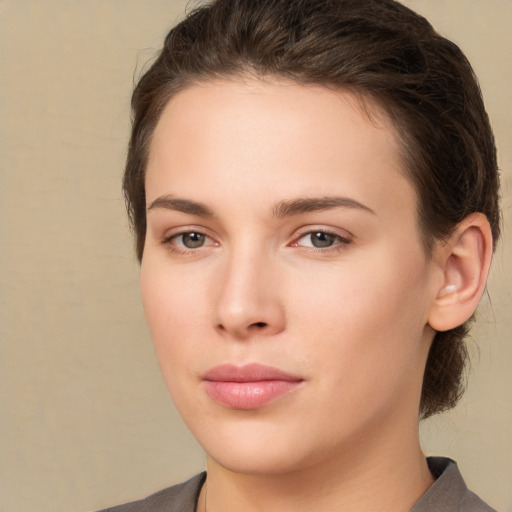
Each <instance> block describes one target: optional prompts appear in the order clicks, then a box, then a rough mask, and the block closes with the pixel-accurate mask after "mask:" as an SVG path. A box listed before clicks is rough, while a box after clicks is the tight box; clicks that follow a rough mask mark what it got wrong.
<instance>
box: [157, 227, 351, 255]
mask: <svg viewBox="0 0 512 512" xmlns="http://www.w3.org/2000/svg"><path fill="white" fill-rule="evenodd" d="M191 234H194V235H200V236H203V237H205V238H206V239H209V240H211V241H213V242H214V243H213V244H210V245H209V246H216V245H219V244H218V242H215V241H214V240H213V239H212V238H211V237H210V236H208V235H207V234H206V233H204V232H202V231H200V230H193V229H190V230H187V231H181V232H179V233H173V234H172V235H169V236H166V237H164V239H163V240H162V245H164V246H166V247H167V249H168V250H169V252H171V253H177V254H179V255H182V256H187V255H192V254H197V253H198V251H199V250H201V249H204V248H205V246H204V245H201V246H199V247H197V248H194V249H192V248H183V247H177V246H176V245H173V243H172V242H173V240H176V239H178V238H180V237H183V236H185V235H191ZM314 234H322V235H327V236H331V237H333V238H334V242H333V245H331V246H328V247H323V248H322V247H307V246H301V245H299V243H298V242H299V241H300V240H301V239H303V238H304V237H306V236H308V235H310V236H311V235H314ZM350 243H352V240H351V239H350V238H347V237H344V236H341V235H340V234H338V233H334V232H333V231H330V230H327V229H325V228H319V229H309V230H307V231H304V232H302V233H300V235H299V236H298V237H296V238H295V239H294V241H293V242H292V243H291V244H290V246H291V247H301V248H302V249H303V250H304V251H306V252H308V253H315V254H329V253H339V252H341V251H343V250H344V249H345V248H346V247H347V246H348V245H349V244H350ZM206 247H208V246H206Z"/></svg>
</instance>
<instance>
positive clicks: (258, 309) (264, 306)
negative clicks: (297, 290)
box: [214, 250, 286, 340]
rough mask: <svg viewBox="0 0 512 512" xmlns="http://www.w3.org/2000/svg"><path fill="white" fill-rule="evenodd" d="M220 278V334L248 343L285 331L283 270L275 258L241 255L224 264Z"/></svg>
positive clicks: (217, 322) (217, 320) (217, 315)
mask: <svg viewBox="0 0 512 512" xmlns="http://www.w3.org/2000/svg"><path fill="white" fill-rule="evenodd" d="M218 278H219V280H218V281H217V283H218V287H217V299H216V304H215V316H214V321H215V326H216V329H217V330H218V331H220V332H221V333H223V334H227V335H230V336H231V337H233V338H236V339H239V340H246V339H249V338H251V337H261V336H265V337H266V336H272V335H275V334H278V333H280V332H281V331H283V330H284V328H285V322H286V318H285V309H284V304H283V301H282V300H281V297H280V293H279V290H280V278H279V269H278V268H277V265H276V263H275V262H273V261H272V258H270V257H265V255H264V254H261V253H259V254H258V253H255V252H254V251H250V250H247V251H240V252H238V253H237V254H232V255H231V257H230V259H229V261H225V262H224V267H223V271H222V272H220V274H219V276H218Z"/></svg>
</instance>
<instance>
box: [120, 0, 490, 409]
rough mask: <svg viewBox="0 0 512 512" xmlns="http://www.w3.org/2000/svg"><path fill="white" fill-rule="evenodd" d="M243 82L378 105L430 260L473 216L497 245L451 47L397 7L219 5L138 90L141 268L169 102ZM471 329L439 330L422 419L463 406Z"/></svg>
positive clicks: (190, 20) (128, 183)
mask: <svg viewBox="0 0 512 512" xmlns="http://www.w3.org/2000/svg"><path fill="white" fill-rule="evenodd" d="M247 74H251V75H255V76H259V77H277V78H280V79H283V78H284V79H289V80H291V81H294V82H296V83H299V84H320V85H324V86H326V87H329V88H335V89H342V90H348V91H352V92H354V93H356V94H357V95H359V96H360V97H361V98H362V99H363V101H364V99H365V98H368V99H371V100H372V101H374V102H376V103H377V104H378V105H379V106H380V107H381V108H382V109H383V110H384V111H385V112H386V113H387V115H388V116H389V117H390V119H391V120H392V122H393V124H394V127H395V130H396V132H397V134H398V138H399V142H400V144H401V148H402V153H403V155H402V156H403V159H404V163H405V168H406V169H407V176H408V178H409V179H410V180H411V183H412V184H413V186H414V188H415V190H416V193H417V196H418V225H419V229H420V231H421V234H422V240H423V243H424V247H425V251H426V253H427V255H430V253H431V250H432V248H433V247H434V244H435V243H436V242H439V241H443V240H444V239H446V238H447V237H448V236H449V235H450V234H451V233H452V232H453V230H454V228H455V227H456V225H457V224H458V223H459V222H461V221H462V220H463V219H464V218H465V217H467V216H468V215H469V214H471V213H474V212H482V213H484V214H485V215H486V216H487V218H488V220H489V222H490V225H491V229H492V234H493V240H494V243H496V241H497V240H498V237H499V234H500V213H499V199H498V195H499V193H498V192H499V180H498V170H497V159H496V148H495V144H494V137H493V133H492V130H491V127H490V123H489V119H488V116H487V113H486V111H485V108H484V104H483V100H482V97H481V93H480V89H479V86H478V82H477V79H476V77H475V75H474V73H473V70H472V68H471V66H470V64H469V62H468V61H467V59H466V57H465V56H464V54H463V53H462V52H461V50H460V49H459V48H458V47H457V46H456V45H455V44H454V43H452V42H450V41H448V40H447V39H445V38H444V37H441V36H440V35H439V34H438V33H437V32H435V30H434V29H433V28H432V26H431V25H430V24H429V23H428V21H427V20H426V19H425V18H423V17H422V16H420V15H418V14H416V13H414V12H413V11H411V10H410V9H408V8H406V7H404V6H403V5H402V4H400V3H398V2H395V1H393V0H216V1H213V2H210V3H206V4H205V5H203V6H201V7H199V8H198V9H196V10H194V11H193V12H191V13H190V14H189V15H188V16H187V17H186V19H185V20H184V21H182V22H181V23H179V24H178V25H177V26H176V27H175V28H173V29H172V30H171V31H170V32H169V34H168V35H167V37H166V39H165V43H164V47H163V49H162V50H161V52H160V54H159V55H158V57H157V59H156V60H155V62H154V63H153V64H152V66H151V67H150V69H149V70H148V71H147V72H146V73H145V74H144V75H143V76H142V78H141V79H140V81H139V82H138V84H137V86H136V88H135V91H134V94H133V98H132V109H133V129H132V135H131V140H130V144H129V150H128V158H127V163H126V171H125V176H124V183H123V187H124V193H125V197H126V202H127V209H128V214H129V216H130V219H131V222H132V226H133V229H134V232H135V238H136V251H137V256H138V258H139V260H140V259H141V258H142V255H143V251H144V240H145V234H146V202H145V185H144V181H145V169H146V163H147V159H148V151H149V145H150V142H151V137H152V134H153V131H154V129H155V126H156V124H157V123H158V120H159V118H160V115H161V113H162V111H163V110H164V108H165V106H166V104H167V103H168V101H169V99H170V98H171V97H172V96H173V95H174V94H175V93H176V92H178V91H180V90H182V89H183V88H185V87H187V86H189V85H192V84H195V83H198V82H202V81H207V80H212V79H216V78H224V79H225V78H235V79H236V78H237V77H240V76H243V75H247ZM467 331H468V322H467V323H466V324H464V325H461V326H459V327H457V328H455V329H452V330H449V331H446V332H438V333H436V335H435V338H434V341H433V344H432V347H431V349H430V353H429V356H428V360H427V364H426V369H425V375H424V380H423V389H422V397H421V405H420V414H421V416H422V417H428V416H431V415H433V414H436V413H438V412H441V411H443V410H446V409H449V408H451V407H453V406H454V405H455V404H456V402H457V401H458V399H459V398H460V396H461V394H462V391H463V385H462V381H463V374H464V366H465V362H466V359H467V350H466V345H465V342H464V338H465V336H466V334H467Z"/></svg>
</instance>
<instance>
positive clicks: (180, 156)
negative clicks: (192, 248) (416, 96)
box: [146, 79, 414, 207]
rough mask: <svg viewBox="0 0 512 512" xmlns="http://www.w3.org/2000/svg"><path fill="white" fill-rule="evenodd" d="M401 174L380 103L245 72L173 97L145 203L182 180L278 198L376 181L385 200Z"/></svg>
mask: <svg viewBox="0 0 512 512" xmlns="http://www.w3.org/2000/svg"><path fill="white" fill-rule="evenodd" d="M404 174H405V173H404V165H403V159H402V158H401V153H400V144H399V140H398V137H397V135H396V132H395V129H394V127H393V126H392V124H391V122H390V121H389V119H388V117H387V115H386V114H385V113H384V112H383V110H382V109H381V108H380V107H379V106H378V105H377V104H376V103H375V102H374V101H372V100H370V99H364V100H362V99H361V97H359V96H357V95H355V94H353V93H351V92H349V91H345V90H341V91H340V90H331V89H328V88H326V87H323V86H319V85H308V86H305V85H299V84H296V83H293V82H289V81H277V80H276V81H269V80H265V81H263V80H259V79H244V80H223V81H211V82H204V83H200V84H196V85H193V86H190V87H187V88H185V89H184V90H182V91H180V92H179V93H177V94H176V95H175V96H174V97H172V99H171V100H170V101H169V103H168V105H167V106H166V108H165V109H164V112H163V113H162V116H161V118H160V120H159V122H158V124H157V127H156V129H155V132H154V135H153V139H152V142H151V147H150V154H149V162H148V169H147V180H146V185H147V196H148V197H147V199H148V201H149V200H152V199H154V198H155V197H157V196H158V195H159V194H162V193H173V192H174V191H175V189H177V188H179V193H180V194H186V195H190V194H193V195H194V196H195V197H197V196H198V195H199V196H200V195H203V196H208V197H212V196H213V195H214V194H215V191H216V189H217V188H218V187H219V186H221V184H222V183H227V182H229V186H230V188H231V189H232V190H233V191H237V192H239V193H240V195H241V196H243V195H244V190H245V189H247V188H250V189H251V191H252V192H253V194H252V196H253V197H254V196H257V195H258V194H260V196H261V197H262V198H268V199H269V200H270V199H273V200H274V201H279V200H282V199H286V198H285V197H278V196H279V195H281V196H282V195H283V194H285V195H289V196H290V197H294V196H297V195H300V196H304V194H305V193H306V194H311V195H314V196H317V197H319V196H322V195H330V193H332V187H337V189H336V192H337V193H350V195H351V196H354V199H356V200H358V199H359V197H358V196H360V197H362V196H364V195H367V194H368V191H369V190H370V189H372V190H374V191H377V192H379V194H378V195H379V198H378V199H379V200H383V199H384V195H383V193H384V192H387V193H391V194H392V193H394V192H393V189H398V188H400V187H402V188H403V187H404V183H403V181H404ZM407 181H408V180H407ZM283 182H286V188H285V189H283V188H280V187H279V186H278V184H279V183H283ZM408 185H409V189H408V191H407V193H409V195H410V194H412V195H414V191H413V190H412V188H411V187H410V184H408ZM370 195H371V194H370ZM202 199H205V197H203V198H202ZM375 199H377V197H375ZM388 199H389V197H388ZM242 206H243V205H242ZM370 207H371V206H370Z"/></svg>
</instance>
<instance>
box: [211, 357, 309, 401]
mask: <svg viewBox="0 0 512 512" xmlns="http://www.w3.org/2000/svg"><path fill="white" fill-rule="evenodd" d="M203 382H204V385H205V389H206V393H207V394H208V395H209V396H210V398H212V399H213V400H215V401H216V402H218V403H219V404H221V405H224V406H226V407H229V408H231V409H258V408H260V407H263V406H264V405H266V404H268V403H270V402H273V401H275V400H277V399H278V398H280V397H283V396H286V395H288V394H289V393H292V392H293V391H295V390H296V389H297V388H298V387H299V386H300V385H301V384H302V383H303V382H304V379H302V378H301V377H298V376H295V375H291V374H289V373H286V372H284V371H282V370H279V369H277V368H273V367H271V366H264V365H261V364H249V365H245V366H235V365H230V364H226V365H220V366H216V367H214V368H212V369H211V370H209V371H208V372H207V373H206V374H205V375H204V377H203Z"/></svg>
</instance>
